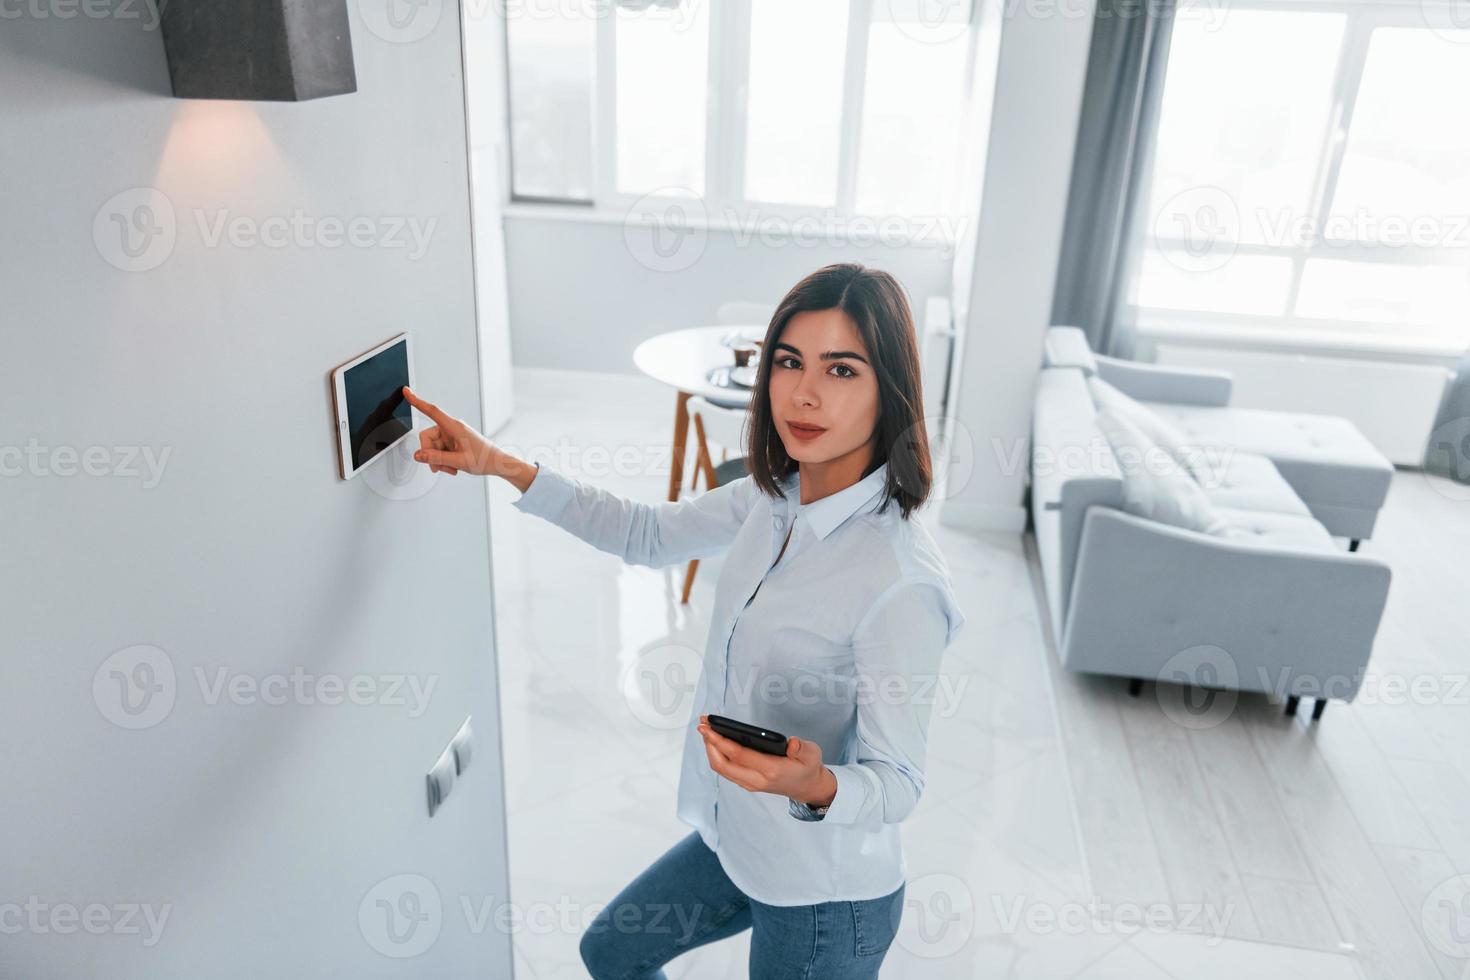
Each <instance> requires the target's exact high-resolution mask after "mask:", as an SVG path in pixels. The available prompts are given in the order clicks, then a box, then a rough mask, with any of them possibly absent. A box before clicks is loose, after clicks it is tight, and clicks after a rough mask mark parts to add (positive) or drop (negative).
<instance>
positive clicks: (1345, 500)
mask: <svg viewBox="0 0 1470 980" xmlns="http://www.w3.org/2000/svg"><path fill="white" fill-rule="evenodd" d="M1147 404H1148V406H1149V407H1150V408H1152V409H1154V410H1155V411H1156V412H1158V413H1159V414H1160V415H1163V416H1164V417H1165V418H1167V419H1169V420H1170V421H1171V422H1173V423H1174V424H1175V425H1176V426H1178V428H1179V429H1180V430H1181V431H1182V432H1183V433H1184V435H1185V438H1186V439H1188V440H1189V441H1190V442H1191V443H1195V444H1198V445H1201V446H1220V447H1229V448H1233V449H1236V450H1238V451H1243V452H1249V453H1259V454H1261V455H1263V456H1266V457H1268V458H1269V459H1270V460H1271V462H1272V463H1274V464H1275V465H1276V469H1277V470H1278V471H1280V473H1281V475H1282V476H1283V477H1285V478H1286V482H1287V483H1289V484H1291V486H1292V489H1294V490H1295V491H1296V492H1297V495H1298V496H1300V497H1301V498H1302V499H1303V500H1304V501H1306V503H1307V505H1308V506H1313V505H1315V504H1316V503H1319V502H1320V503H1323V504H1343V505H1348V506H1352V507H1361V508H1366V509H1371V510H1377V509H1378V508H1380V507H1382V506H1383V501H1384V500H1385V499H1386V498H1387V497H1388V486H1389V483H1390V482H1392V480H1393V464H1391V463H1390V462H1389V461H1388V460H1387V458H1385V457H1384V455H1383V454H1382V453H1380V452H1379V451H1378V450H1377V449H1375V448H1374V446H1373V444H1372V443H1371V442H1369V441H1368V439H1367V437H1366V436H1364V435H1363V434H1362V433H1361V432H1359V431H1358V430H1357V428H1356V427H1355V426H1354V425H1353V424H1352V423H1351V422H1349V421H1348V420H1347V419H1343V418H1338V417H1336V416H1332V415H1305V414H1301V413H1297V412H1269V411H1264V410H1260V409H1250V408H1214V407H1209V408H1206V407H1200V406H1195V405H1173V404H1168V403H1165V402H1148V403H1147Z"/></svg>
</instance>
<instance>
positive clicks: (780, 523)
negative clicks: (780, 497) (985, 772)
mask: <svg viewBox="0 0 1470 980" xmlns="http://www.w3.org/2000/svg"><path fill="white" fill-rule="evenodd" d="M785 526H786V518H784V517H777V518H776V530H778V531H779V530H781V529H782V528H783V527H785Z"/></svg>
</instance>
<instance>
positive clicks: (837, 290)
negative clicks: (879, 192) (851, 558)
mask: <svg viewBox="0 0 1470 980" xmlns="http://www.w3.org/2000/svg"><path fill="white" fill-rule="evenodd" d="M831 309H837V310H841V311H842V312H843V313H846V314H847V315H848V316H849V317H850V318H851V319H852V321H853V323H855V324H856V325H857V330H858V335H859V336H860V337H861V338H862V340H863V346H864V347H866V348H867V351H868V358H869V360H870V361H871V362H872V368H873V373H874V374H876V375H877V379H878V422H877V425H876V426H875V428H874V431H873V437H874V442H875V445H874V447H873V458H872V460H871V461H870V462H869V463H868V466H867V468H866V469H865V470H864V471H863V476H867V475H869V474H870V473H872V472H874V471H875V470H877V469H878V467H880V466H882V465H883V464H884V463H887V464H888V474H887V480H886V481H885V483H884V488H883V501H882V503H881V505H880V506H879V512H880V513H881V512H882V511H883V510H885V509H887V507H888V503H889V501H890V500H896V501H897V502H898V506H899V508H900V509H901V510H902V512H903V516H904V517H905V518H907V517H908V516H909V513H910V512H911V511H913V509H914V508H915V507H918V506H920V505H921V504H923V503H924V501H925V500H927V499H928V497H929V488H930V483H931V481H932V476H931V468H930V462H929V438H928V433H927V430H926V429H925V426H924V414H923V406H924V397H923V389H922V382H921V380H920V374H919V347H918V341H917V338H916V337H915V335H914V317H913V313H912V312H911V311H910V309H909V302H908V297H907V296H906V295H905V294H904V291H903V287H902V286H900V285H899V284H898V280H896V279H894V278H893V276H891V275H889V274H888V273H886V272H883V271H880V270H878V269H869V268H866V267H864V266H862V265H860V264H858V263H856V262H839V263H837V264H834V265H828V266H823V267H822V268H820V269H818V270H817V271H816V272H813V273H812V274H811V275H809V276H807V277H806V278H805V279H803V280H802V281H801V282H799V283H797V284H796V285H795V286H793V287H791V291H790V292H788V293H787V294H786V296H785V298H784V299H782V300H781V304H780V305H779V306H777V307H776V312H775V314H774V315H773V316H772V317H771V324H770V326H769V327H768V328H767V329H766V339H765V341H764V342H763V343H762V344H761V359H760V367H759V368H758V369H757V371H756V381H755V387H754V389H753V390H752V393H751V399H750V419H749V435H748V437H747V441H748V446H747V451H746V465H747V466H748V467H749V469H750V473H751V476H753V477H754V478H755V484H756V486H758V487H760V488H761V490H762V491H764V492H765V493H766V494H767V495H769V496H772V497H775V496H781V495H782V491H781V488H780V483H781V481H783V480H784V479H786V477H788V476H790V475H791V474H792V473H794V472H795V471H796V469H797V463H796V460H794V459H792V458H791V457H790V456H789V455H787V453H786V445H785V444H784V443H783V442H782V441H781V436H780V433H778V432H777V431H776V421H775V418H774V417H773V415H772V413H771V389H770V377H771V362H772V361H774V360H775V357H776V343H777V341H779V340H780V339H781V333H782V331H784V330H785V329H786V324H787V323H788V322H789V321H790V320H791V318H792V316H794V315H795V314H797V313H803V312H806V311H808V310H831Z"/></svg>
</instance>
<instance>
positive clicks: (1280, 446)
mask: <svg viewBox="0 0 1470 980" xmlns="http://www.w3.org/2000/svg"><path fill="white" fill-rule="evenodd" d="M1045 364H1046V366H1047V367H1072V368H1076V369H1077V370H1079V371H1081V372H1082V373H1083V374H1084V375H1092V374H1095V375H1097V376H1098V377H1100V378H1102V379H1103V380H1104V381H1107V382H1108V383H1109V384H1111V385H1113V386H1114V387H1116V388H1117V389H1118V390H1120V391H1122V392H1123V393H1125V394H1127V395H1131V396H1132V397H1134V398H1136V399H1138V400H1139V401H1141V402H1144V403H1145V404H1147V405H1148V406H1149V407H1150V408H1152V409H1154V410H1155V411H1156V412H1158V413H1159V414H1160V415H1162V416H1164V417H1165V418H1166V419H1168V420H1169V421H1170V422H1172V423H1174V425H1176V426H1177V427H1178V428H1179V429H1180V430H1181V431H1182V432H1183V433H1184V434H1185V435H1186V436H1188V437H1189V439H1190V440H1191V441H1193V442H1196V443H1199V444H1200V445H1204V446H1214V447H1218V448H1221V449H1227V448H1228V449H1235V450H1239V451H1242V452H1247V453H1255V454H1259V455H1262V456H1265V457H1266V458H1268V459H1269V460H1271V462H1272V464H1273V465H1274V466H1275V468H1276V470H1277V471H1278V472H1279V473H1280V474H1281V476H1282V477H1283V478H1284V479H1285V480H1286V482H1287V483H1288V484H1290V485H1291V488H1292V489H1293V490H1295V491H1296V494H1297V496H1298V497H1300V498H1301V500H1302V502H1303V503H1304V504H1306V506H1307V509H1308V510H1310V511H1311V514H1312V516H1313V517H1315V518H1316V519H1317V520H1318V521H1320V522H1321V523H1322V525H1323V526H1324V527H1326V528H1327V531H1328V533H1329V534H1332V535H1334V536H1336V537H1341V538H1348V539H1349V540H1350V542H1351V543H1350V545H1349V547H1350V548H1351V549H1352V550H1357V542H1358V541H1360V540H1362V539H1366V538H1370V537H1372V536H1373V525H1374V522H1375V521H1376V520H1377V519H1378V511H1379V510H1380V509H1381V508H1382V507H1383V502H1384V501H1385V500H1386V499H1387V498H1388V487H1389V484H1390V483H1391V482H1392V480H1393V464H1392V463H1390V462H1389V461H1388V459H1387V458H1386V457H1385V456H1384V455H1383V454H1382V453H1380V452H1379V451H1378V450H1377V449H1375V448H1374V446H1373V444H1372V443H1370V442H1369V441H1368V439H1367V438H1366V437H1365V436H1364V435H1363V434H1362V433H1361V432H1359V431H1358V430H1357V428H1356V427H1355V426H1353V424H1352V423H1351V422H1348V421H1347V420H1346V419H1341V418H1336V417H1334V416H1331V415H1307V414H1302V413H1298V412H1268V411H1262V410H1258V409H1248V408H1232V407H1231V406H1230V387H1231V386H1230V376H1229V375H1228V374H1225V373H1222V372H1218V371H1192V370H1184V369H1180V368H1171V367H1165V366H1163V365H1157V364H1140V363H1137V362H1134V361H1123V360H1118V359H1117V358H1112V357H1106V356H1103V355H1098V354H1094V353H1093V352H1092V351H1091V350H1090V349H1089V348H1088V346H1087V339H1086V336H1085V335H1084V334H1083V333H1082V331H1081V330H1079V329H1077V328H1076V327H1052V328H1051V329H1050V330H1049V331H1048V332H1047V338H1046V361H1045Z"/></svg>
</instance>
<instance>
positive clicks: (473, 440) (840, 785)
mask: <svg viewBox="0 0 1470 980" xmlns="http://www.w3.org/2000/svg"><path fill="white" fill-rule="evenodd" d="M408 397H409V400H410V401H411V402H412V403H413V404H414V406H415V407H417V408H418V409H419V410H421V411H422V412H424V413H425V414H427V415H428V416H429V417H430V419H432V420H433V421H434V422H435V423H437V424H436V425H435V426H434V427H433V428H430V429H426V430H424V432H423V433H422V434H421V435H420V449H419V451H418V452H417V453H416V454H415V458H416V459H418V460H419V461H420V462H423V463H427V464H428V465H429V466H430V467H431V468H433V469H434V471H435V472H443V473H448V474H451V475H453V474H457V473H461V472H465V473H477V474H494V475H496V476H500V477H503V478H504V479H506V480H507V481H509V482H510V483H511V484H512V485H514V486H515V487H516V488H517V489H518V490H520V491H521V496H520V497H519V498H518V499H517V500H516V501H515V504H514V506H516V507H517V508H518V509H520V510H522V511H524V512H527V513H531V514H535V515H537V516H539V517H542V518H545V519H546V520H548V521H551V522H553V523H555V524H557V525H558V526H560V527H562V528H565V529H566V530H567V531H570V532H571V533H573V534H575V535H577V536H578V537H580V538H582V539H583V540H585V541H587V542H588V543H589V544H591V545H593V546H594V547H597V548H599V549H601V550H603V551H607V552H611V553H612V554H615V555H619V556H621V557H622V558H623V559H624V560H625V561H627V562H630V563H633V564H638V565H649V566H664V565H673V564H680V563H683V562H686V561H688V560H689V559H691V558H706V557H709V556H711V555H715V554H719V553H724V554H725V556H726V558H725V563H724V567H723V569H722V571H721V574H720V577H719V581H718V583H717V585H716V586H715V596H714V607H713V610H712V612H711V616H710V633H709V640H708V642H707V644H706V649H705V652H704V665H703V670H702V672H701V676H700V678H699V683H698V685H697V688H696V692H695V704H696V706H697V713H698V717H697V719H691V723H690V725H689V727H688V730H687V733H686V737H685V745H684V762H683V769H682V772H681V774H680V780H679V804H678V813H679V817H680V819H682V820H683V821H684V822H685V823H687V824H689V825H690V826H691V827H693V828H694V832H693V833H691V834H689V836H688V837H686V838H685V839H684V840H682V841H681V842H679V843H678V844H676V845H674V847H673V848H672V849H670V850H669V851H668V852H667V853H666V854H664V855H663V856H662V857H660V858H659V859H658V860H657V861H655V862H654V863H653V865H652V866H650V867H649V868H648V869H647V870H645V871H644V872H643V873H642V874H640V875H639V876H638V877H637V878H636V879H634V881H633V882H632V883H631V884H629V885H628V886H627V887H626V888H625V889H623V891H622V892H621V893H620V894H619V895H618V896H617V897H616V898H614V899H613V901H612V902H611V903H610V904H609V905H608V906H607V908H606V909H605V910H604V911H603V912H602V913H601V914H600V915H599V916H598V917H597V919H596V920H595V921H594V922H593V924H592V925H591V926H590V927H589V928H588V930H587V932H586V934H585V935H584V936H583V937H582V944H581V952H582V959H583V961H584V962H585V963H586V965H587V969H588V970H589V971H590V972H591V974H592V976H593V977H594V978H597V980H645V978H648V980H652V978H662V977H663V976H664V974H663V972H662V970H661V969H660V967H662V965H663V964H665V963H667V962H668V961H669V960H671V959H673V958H674V957H675V956H677V955H679V954H680V953H682V952H684V951H686V950H688V949H691V948H693V947H695V946H700V945H703V944H705V943H709V942H713V941H715V940H718V939H722V938H725V937H727V936H732V935H734V934H736V933H738V932H741V931H743V930H745V929H748V928H749V929H752V930H753V932H752V934H751V945H750V976H751V977H752V978H755V980H774V978H787V977H790V978H812V980H817V978H820V980H836V978H843V980H845V978H869V977H876V976H877V975H878V966H879V964H880V963H881V962H882V960H883V957H884V955H885V954H886V952H887V951H888V947H889V944H890V943H891V942H892V941H893V937H894V933H895V931H896V929H897V926H898V920H899V917H900V914H901V912H902V906H903V886H904V863H903V857H902V854H901V852H900V847H899V829H898V824H899V822H900V821H902V820H903V819H904V818H906V817H907V816H908V815H909V814H910V813H911V812H912V811H913V809H914V805H915V803H917V802H918V799H919V794H920V792H921V791H922V790H923V788H924V756H925V752H924V746H925V738H926V732H927V728H928V721H929V703H928V701H929V699H928V698H927V696H925V692H926V691H927V690H930V689H932V686H933V682H934V680H935V679H936V678H937V675H938V672H939V668H940V655H941V654H942V653H943V652H944V649H945V648H946V647H947V646H948V645H949V644H950V642H951V641H952V640H953V639H954V637H955V634H956V633H957V632H959V630H960V628H961V626H962V625H963V624H964V616H963V615H962V613H961V612H960V610H959V608H958V606H957V604H956V602H955V599H954V594H953V591H952V589H951V587H950V579H949V571H948V568H947V566H946V564H945V562H944V559H943V557H942V556H941V555H940V553H939V549H938V548H937V547H936V546H935V543H934V540H933V538H932V537H931V536H930V534H929V533H928V531H927V530H926V529H925V528H924V527H923V525H922V524H920V523H919V522H918V521H915V520H912V519H911V517H912V515H913V512H914V510H915V509H916V508H918V507H919V506H920V505H921V504H923V503H924V501H925V499H926V498H927V496H928V494H929V490H930V479H931V476H930V462H929V452H928V439H927V434H926V432H925V429H924V421H923V417H922V414H921V413H922V408H921V406H922V404H923V399H922V397H921V392H920V382H919V361H918V350H917V345H916V342H915V337H914V324H913V317H912V314H911V312H910V310H909V305H908V301H907V299H906V298H905V296H904V293H903V291H902V289H901V288H900V287H899V285H898V283H897V281H895V280H894V278H893V277H892V276H890V275H888V274H887V273H885V272H880V271H878V270H875V269H868V268H864V267H863V266H861V265H857V264H849V263H844V264H839V265H830V266H827V267H825V268H822V269H818V270H817V271H816V272H814V273H812V274H811V275H810V276H807V277H806V278H805V279H803V280H802V281H801V282H799V283H797V285H796V286H795V287H794V288H793V289H792V290H791V291H790V292H789V293H788V294H787V295H786V297H785V299H783V300H782V301H781V305H780V306H779V307H778V308H777V310H776V313H775V315H774V316H773V317H772V319H771V323H770V326H769V328H768V329H767V331H766V338H765V341H764V343H763V345H762V347H761V357H760V365H759V368H758V371H757V375H756V382H755V386H754V389H753V396H752V399H751V405H750V416H749V424H748V425H747V439H748V442H749V445H748V446H746V447H745V449H746V462H747V467H748V468H749V470H750V475H749V476H746V477H743V478H741V479H738V480H734V481H732V482H730V483H727V484H725V485H724V486H721V487H718V488H716V489H714V490H710V491H708V492H706V493H703V494H701V495H699V496H697V497H693V498H690V499H685V500H680V501H678V502H676V503H661V504H657V505H649V504H642V503H636V502H633V501H629V500H624V499H622V498H619V497H617V496H614V495H613V494H610V493H608V492H607V491H604V490H600V489H596V488H593V487H589V486H586V485H584V484H582V483H579V482H576V481H573V480H571V479H568V478H567V477H566V476H564V475H562V474H560V473H558V472H556V471H554V470H552V469H550V468H548V467H546V466H532V465H530V464H528V463H525V462H523V461H521V460H518V459H515V458H514V457H512V456H510V455H509V454H507V453H505V452H503V451H501V450H500V449H498V448H497V447H496V446H494V445H493V444H491V443H490V442H489V441H487V440H486V439H485V438H484V437H483V436H481V435H480V434H479V433H477V432H475V431H474V430H473V429H472V428H470V427H469V426H467V425H465V424H464V423H463V422H461V421H457V420H455V419H453V418H450V417H449V416H447V415H445V414H444V413H443V412H441V411H439V409H437V408H435V407H434V406H433V405H430V404H428V403H427V402H424V401H422V400H421V399H419V398H418V397H416V396H414V395H413V393H412V392H408ZM710 714H720V715H725V716H728V717H733V718H736V719H739V720H741V721H746V722H749V723H751V724H754V725H758V726H760V727H761V728H766V729H772V730H775V731H778V732H781V733H782V734H785V735H788V736H790V739H789V742H788V747H787V752H786V755H785V757H784V758H783V757H780V756H773V755H766V754H763V753H760V752H757V751H755V750H753V749H748V748H745V747H743V746H741V745H739V744H737V743H735V742H733V741H731V740H729V739H726V738H724V737H722V736H720V735H719V734H717V733H715V732H714V731H712V730H711V729H710V727H709V724H708V720H707V717H708V715H710Z"/></svg>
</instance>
